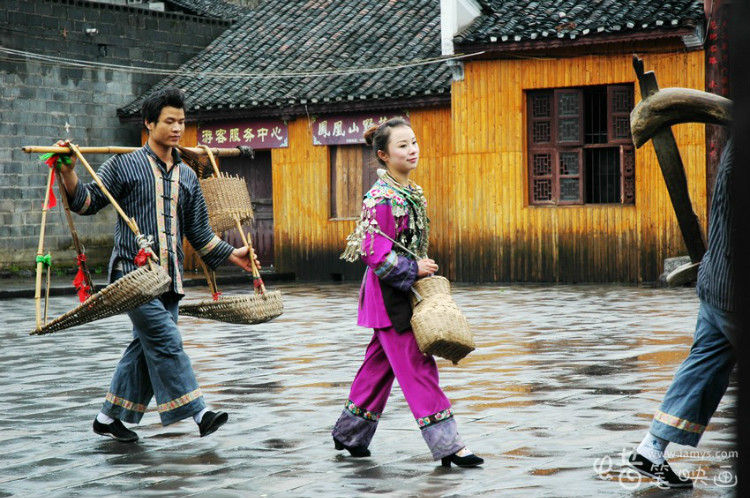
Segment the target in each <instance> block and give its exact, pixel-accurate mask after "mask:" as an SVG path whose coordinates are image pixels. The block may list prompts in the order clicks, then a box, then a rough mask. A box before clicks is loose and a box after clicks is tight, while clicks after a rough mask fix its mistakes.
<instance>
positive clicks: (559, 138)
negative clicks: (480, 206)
mask: <svg viewBox="0 0 750 498" xmlns="http://www.w3.org/2000/svg"><path fill="white" fill-rule="evenodd" d="M585 89H586V87H575V88H558V89H547V90H529V91H527V94H526V97H527V105H526V117H527V147H528V150H527V152H528V154H527V158H528V181H529V188H528V199H529V204H530V205H539V206H544V205H555V206H566V205H568V206H570V205H583V204H591V203H590V202H589V203H587V202H586V199H585V189H584V186H585V181H586V164H585V154H584V151H585V150H587V149H596V148H618V149H619V161H620V172H619V173H620V185H619V190H620V198H619V202H617V204H622V205H628V204H634V203H635V151H634V147H633V142H632V138H631V136H630V110H631V109H632V106H633V85H627V84H622V85H606V92H607V116H606V120H607V121H606V122H607V143H600V144H593V143H585V140H584V113H585V111H586V109H585V108H584V92H585ZM575 155H577V156H578V163H577V165H576V164H574V163H573V162H570V159H571V158H572V157H573V156H575ZM547 161H551V164H547ZM567 166H570V167H567ZM575 181H577V182H578V184H577V186H578V188H577V189H576V188H575V187H573V188H572V189H571V188H570V185H575ZM566 185H568V187H566ZM576 191H577V194H578V195H577V197H574V195H571V194H573V193H575V192H576ZM610 204H615V203H614V202H613V203H610Z"/></svg>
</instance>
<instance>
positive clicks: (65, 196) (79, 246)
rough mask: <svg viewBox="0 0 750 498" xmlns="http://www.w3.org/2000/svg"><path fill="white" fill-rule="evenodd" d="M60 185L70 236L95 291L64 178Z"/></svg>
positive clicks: (90, 284)
mask: <svg viewBox="0 0 750 498" xmlns="http://www.w3.org/2000/svg"><path fill="white" fill-rule="evenodd" d="M58 186H59V188H60V199H61V201H62V204H63V207H64V208H65V217H66V218H67V220H68V226H69V227H70V236H71V238H72V239H73V246H74V247H75V249H76V253H77V254H78V259H79V261H80V265H81V267H80V268H81V271H82V272H83V278H84V280H85V282H84V284H85V285H86V286H88V288H89V289H90V290H91V292H92V293H93V292H94V284H93V283H92V282H91V274H90V273H89V269H88V265H87V264H86V261H85V260H84V259H83V258H81V256H83V255H84V252H83V244H81V240H80V239H79V238H78V231H77V230H76V226H75V224H74V223H73V216H72V215H71V214H70V204H69V203H68V192H67V191H66V190H65V185H64V183H63V181H62V180H61V181H60V182H59V183H58ZM45 321H46V320H45Z"/></svg>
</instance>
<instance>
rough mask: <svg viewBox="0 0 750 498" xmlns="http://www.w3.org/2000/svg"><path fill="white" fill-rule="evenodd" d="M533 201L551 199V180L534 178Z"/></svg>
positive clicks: (539, 201)
mask: <svg viewBox="0 0 750 498" xmlns="http://www.w3.org/2000/svg"><path fill="white" fill-rule="evenodd" d="M533 191H534V202H538V203H543V202H547V201H551V200H552V180H551V179H537V180H534V187H533Z"/></svg>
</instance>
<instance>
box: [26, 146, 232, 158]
mask: <svg viewBox="0 0 750 498" xmlns="http://www.w3.org/2000/svg"><path fill="white" fill-rule="evenodd" d="M204 147H205V148H204ZM138 149H140V147H117V146H105V147H78V151H79V152H80V153H81V154H129V153H130V152H135V151H136V150H138ZM185 149H187V150H189V151H190V152H194V153H196V154H206V152H205V151H206V150H210V151H211V152H212V153H213V154H214V155H216V156H219V157H238V156H241V155H242V151H241V150H240V149H238V148H236V147H234V148H217V147H215V148H212V149H211V148H208V147H207V146H205V145H204V146H201V147H185ZM21 150H23V151H24V152H26V153H27V154H37V153H38V154H47V153H49V152H51V153H53V154H71V153H72V152H73V151H72V150H71V149H70V148H69V147H58V146H51V147H46V146H37V145H27V146H25V147H21Z"/></svg>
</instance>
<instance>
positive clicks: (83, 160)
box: [68, 143, 156, 270]
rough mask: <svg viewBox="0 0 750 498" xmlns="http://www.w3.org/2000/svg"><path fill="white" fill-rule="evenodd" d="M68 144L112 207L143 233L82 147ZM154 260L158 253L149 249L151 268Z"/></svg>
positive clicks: (129, 224)
mask: <svg viewBox="0 0 750 498" xmlns="http://www.w3.org/2000/svg"><path fill="white" fill-rule="evenodd" d="M68 146H69V147H70V150H71V151H73V153H74V154H75V155H76V157H78V159H79V160H80V161H81V164H83V166H84V168H86V171H88V172H89V174H90V175H91V177H92V178H93V179H94V181H95V182H96V184H97V185H98V186H99V188H100V189H101V191H102V193H103V194H104V195H105V196H106V197H107V199H109V202H110V203H111V204H112V207H113V208H115V211H117V213H118V214H119V215H120V216H121V217H122V219H123V220H125V223H127V224H128V227H130V229H131V230H132V231H133V233H134V234H135V236H136V237H138V236H140V235H141V232H140V230H139V229H138V223H136V221H135V218H131V217H129V216H128V215H127V214H125V211H123V210H122V208H121V207H120V205H119V204H118V203H117V201H116V200H115V198H114V197H112V194H110V193H109V190H107V187H105V186H104V183H102V181H101V179H100V178H99V175H97V174H96V171H94V168H92V167H91V165H90V164H89V163H88V161H86V158H84V157H83V154H81V151H80V149H78V147H77V146H76V145H75V144H72V143H69V144H68ZM152 260H153V261H156V255H155V254H154V253H153V251H149V258H148V267H149V268H150V269H152V270H153V269H154V267H153V265H152V263H151V262H152Z"/></svg>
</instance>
